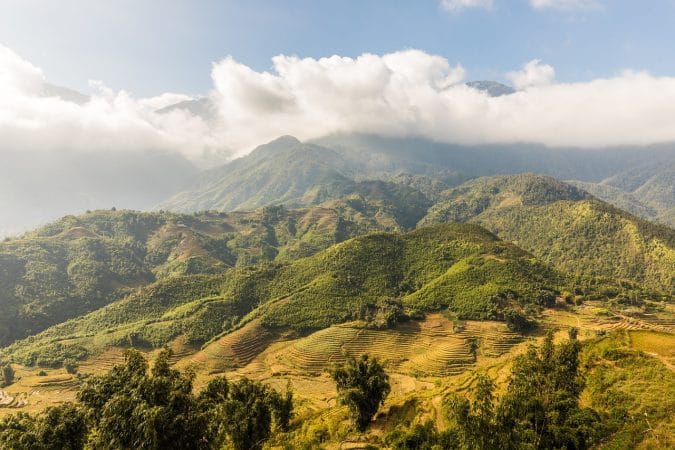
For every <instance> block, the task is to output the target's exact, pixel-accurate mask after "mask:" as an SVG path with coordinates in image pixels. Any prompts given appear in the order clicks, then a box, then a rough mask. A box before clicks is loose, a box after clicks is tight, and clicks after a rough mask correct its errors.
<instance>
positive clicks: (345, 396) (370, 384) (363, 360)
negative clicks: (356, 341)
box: [331, 355, 391, 431]
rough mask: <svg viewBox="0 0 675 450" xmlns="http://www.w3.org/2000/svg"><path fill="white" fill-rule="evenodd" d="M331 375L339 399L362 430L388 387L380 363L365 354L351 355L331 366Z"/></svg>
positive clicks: (386, 376) (386, 377)
mask: <svg viewBox="0 0 675 450" xmlns="http://www.w3.org/2000/svg"><path fill="white" fill-rule="evenodd" d="M331 377H332V378H333V381H335V385H336V387H337V391H338V400H339V401H340V403H341V404H344V405H347V406H348V407H349V411H350V414H351V416H352V420H353V421H354V424H355V425H356V427H357V428H358V429H359V430H360V431H363V430H365V429H366V427H367V426H368V424H369V423H370V421H371V420H372V418H373V416H374V415H375V413H376V412H377V410H378V409H379V407H380V405H381V404H383V403H384V400H385V399H386V398H387V396H388V395H389V392H390V391H391V387H390V385H389V376H388V375H387V374H386V372H385V371H384V368H383V367H382V364H380V362H379V361H378V360H377V358H370V357H368V355H363V356H361V357H360V358H359V359H358V360H356V359H353V358H350V359H349V360H348V361H347V362H346V363H345V365H343V366H342V367H334V368H333V369H332V370H331Z"/></svg>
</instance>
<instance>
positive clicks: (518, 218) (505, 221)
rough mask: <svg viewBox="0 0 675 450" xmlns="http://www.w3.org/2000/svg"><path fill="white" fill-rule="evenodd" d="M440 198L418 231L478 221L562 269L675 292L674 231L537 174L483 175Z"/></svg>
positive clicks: (577, 274)
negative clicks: (455, 223)
mask: <svg viewBox="0 0 675 450" xmlns="http://www.w3.org/2000/svg"><path fill="white" fill-rule="evenodd" d="M441 197H442V199H443V200H441V201H439V202H438V203H436V204H435V205H434V206H433V207H432V208H430V210H429V213H428V214H427V216H425V217H424V218H423V219H422V220H421V221H420V223H419V226H426V225H430V224H434V223H443V222H446V221H461V222H464V221H471V222H476V223H478V224H481V225H482V226H484V227H486V228H487V229H488V230H490V231H492V232H493V233H495V234H497V235H498V236H500V237H501V238H503V239H506V240H509V241H513V242H516V243H517V244H518V245H519V246H521V247H522V248H524V249H526V250H528V251H530V252H532V253H533V254H534V255H535V256H537V257H538V258H540V259H542V260H543V261H545V262H548V263H550V264H552V265H553V266H554V267H556V268H558V269H559V270H561V271H563V272H567V273H570V274H573V275H575V276H578V277H582V278H583V277H593V276H597V277H608V278H616V279H626V280H630V281H632V282H636V283H640V284H642V285H644V286H647V287H650V288H652V289H655V290H657V291H661V292H664V293H667V294H669V295H673V293H674V291H673V289H674V287H675V269H674V268H675V230H673V229H671V228H668V227H665V226H660V225H656V224H652V223H649V222H646V221H644V220H641V219H639V218H637V217H635V216H633V215H631V214H629V213H626V212H624V211H621V210H619V209H617V208H615V207H613V206H611V205H608V204H607V203H604V202H602V201H599V200H596V199H594V198H592V197H591V196H590V195H589V194H587V193H585V192H584V191H581V190H579V189H578V188H575V187H574V186H570V185H567V184H565V183H562V182H560V181H557V180H554V179H551V178H548V177H542V176H537V175H532V174H522V175H517V176H509V177H483V178H478V179H476V180H472V181H469V182H467V183H465V184H462V185H460V186H458V187H455V188H452V189H449V190H448V191H446V192H444V193H442V194H441Z"/></svg>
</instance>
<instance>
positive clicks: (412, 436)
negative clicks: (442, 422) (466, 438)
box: [385, 420, 459, 450]
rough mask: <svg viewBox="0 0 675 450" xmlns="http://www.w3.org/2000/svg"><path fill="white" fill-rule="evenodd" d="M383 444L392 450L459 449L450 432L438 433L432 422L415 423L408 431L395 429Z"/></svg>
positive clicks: (453, 435)
mask: <svg viewBox="0 0 675 450" xmlns="http://www.w3.org/2000/svg"><path fill="white" fill-rule="evenodd" d="M385 443H386V444H387V445H388V446H389V447H390V448H392V449H394V450H441V449H443V450H452V449H455V448H459V444H458V442H457V437H456V436H455V433H453V432H452V431H444V432H438V431H437V430H436V427H435V425H434V422H433V421H431V420H427V421H426V422H424V423H417V424H415V425H414V426H412V427H411V428H410V429H409V430H402V429H397V430H394V431H392V432H391V433H389V434H388V435H387V436H386V437H385Z"/></svg>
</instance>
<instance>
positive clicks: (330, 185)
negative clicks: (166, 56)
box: [158, 134, 675, 219]
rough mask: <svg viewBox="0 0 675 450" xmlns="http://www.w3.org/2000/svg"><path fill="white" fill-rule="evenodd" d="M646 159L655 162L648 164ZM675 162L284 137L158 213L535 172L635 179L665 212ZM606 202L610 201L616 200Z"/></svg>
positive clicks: (673, 157) (657, 153) (667, 153)
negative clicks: (370, 184)
mask: <svg viewBox="0 0 675 450" xmlns="http://www.w3.org/2000/svg"><path fill="white" fill-rule="evenodd" d="M644 161H650V162H649V163H648V165H646V163H645V162H644ZM674 161H675V145H661V146H652V147H645V148H628V147H622V148H606V149H598V150H588V149H577V148H568V149H550V148H547V147H544V146H538V145H533V144H530V145H484V146H463V145H452V144H444V143H439V142H434V141H431V140H428V139H423V138H387V137H382V136H374V135H354V134H349V135H345V134H342V135H331V136H326V137H323V138H320V139H315V140H313V141H310V142H307V143H303V142H300V141H299V140H298V139H296V138H293V137H290V136H286V137H282V138H279V139H277V140H274V141H272V142H270V143H269V144H266V145H262V146H260V147H258V148H257V149H256V150H254V151H253V152H251V153H250V154H248V155H247V156H244V157H241V158H239V159H236V160H234V161H232V162H230V163H228V164H225V165H223V166H221V167H219V168H215V169H211V170H209V171H207V172H204V173H203V174H202V175H200V176H199V178H198V179H197V180H195V181H194V182H193V183H191V184H190V186H189V187H188V188H187V189H186V190H184V191H183V192H181V193H179V194H177V195H175V196H174V197H172V198H171V199H168V200H167V201H164V202H162V203H160V204H159V206H158V207H159V208H165V209H175V210H177V211H199V210H204V209H217V210H224V211H228V210H237V209H250V208H255V207H260V206H264V205H266V204H270V203H275V204H278V203H281V204H288V205H311V204H317V203H320V202H321V201H324V200H325V199H326V198H329V197H330V196H333V197H334V196H336V195H338V194H340V195H344V194H345V193H346V192H347V191H348V190H349V189H350V186H351V185H352V183H353V181H354V180H356V181H358V180H366V179H383V180H389V179H392V178H393V177H396V176H398V175H400V174H409V175H413V176H426V177H429V178H430V179H431V180H435V181H436V182H438V183H442V184H443V185H445V186H455V185H457V184H459V183H461V182H464V181H466V180H468V179H471V178H474V177H478V176H486V175H497V174H514V173H522V172H533V173H540V174H546V175H550V176H553V177H556V178H559V179H575V180H581V181H583V182H586V183H591V185H589V186H592V185H593V183H604V185H608V186H609V185H610V183H618V180H621V179H625V180H626V183H629V180H635V181H630V183H631V187H633V190H634V191H635V192H634V193H633V194H632V195H634V196H635V198H636V201H638V202H645V204H646V205H652V206H648V208H655V207H657V206H658V207H659V208H660V210H662V211H667V210H668V208H669V205H672V202H673V201H674V199H675V193H673V190H672V186H673V183H672V169H671V168H672V164H673V162H674ZM612 180H614V181H612ZM639 180H642V182H641V183H640V181H639ZM633 185H635V186H638V187H635V186H633ZM642 186H644V187H642ZM650 186H651V188H650ZM640 187H641V188H640ZM326 189H328V191H326ZM617 189H618V188H617ZM321 192H323V194H321V195H317V193H321ZM600 197H601V198H603V199H605V200H608V201H610V203H612V199H611V198H607V197H603V196H600ZM617 203H618V202H617ZM617 206H621V205H620V204H618V205H617ZM632 211H633V212H634V213H638V215H640V216H641V217H645V218H647V219H654V218H655V217H656V215H655V213H654V214H651V213H650V211H652V210H651V209H645V208H642V209H634V210H632Z"/></svg>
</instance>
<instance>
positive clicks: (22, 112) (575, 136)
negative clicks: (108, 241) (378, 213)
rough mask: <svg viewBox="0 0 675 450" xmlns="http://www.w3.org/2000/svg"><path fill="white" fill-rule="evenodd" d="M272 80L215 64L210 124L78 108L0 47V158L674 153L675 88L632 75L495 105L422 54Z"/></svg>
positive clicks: (285, 59) (121, 100)
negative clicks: (267, 145)
mask: <svg viewBox="0 0 675 450" xmlns="http://www.w3.org/2000/svg"><path fill="white" fill-rule="evenodd" d="M272 63H273V67H272V69H271V70H270V71H269V72H258V71H256V70H253V69H251V68H250V67H247V66H246V65H244V64H241V63H239V62H237V61H235V60H234V59H233V58H230V57H228V58H225V59H223V60H222V61H220V62H218V63H216V64H214V66H213V70H212V74H211V75H212V78H213V85H214V88H213V90H212V92H210V93H209V99H210V101H211V102H212V103H213V105H214V106H215V107H216V110H217V113H216V114H215V116H214V117H213V119H212V120H209V121H205V120H202V119H201V118H200V117H197V116H195V115H193V114H191V113H190V112H188V111H184V110H178V109H176V110H172V111H171V112H169V113H163V114H159V113H157V112H156V110H157V108H161V107H163V106H166V105H169V104H172V103H174V102H176V101H183V100H186V99H189V97H188V96H184V95H180V94H164V95H162V96H158V97H155V98H150V99H137V98H134V97H132V96H131V95H130V94H128V93H126V92H124V91H119V92H117V91H113V90H111V89H109V88H107V87H105V86H104V85H103V84H102V83H94V87H95V89H94V94H93V95H92V97H91V99H90V101H89V102H87V103H85V104H82V105H78V104H76V103H71V102H68V101H64V100H61V99H59V98H56V97H51V98H44V97H41V96H40V95H39V86H40V84H41V83H42V82H44V79H45V78H44V76H43V74H42V72H41V71H40V69H38V68H36V67H34V66H33V65H31V64H30V63H28V62H26V61H25V60H23V59H21V58H20V57H19V56H18V55H16V54H15V53H14V52H12V51H11V50H9V49H6V48H2V47H0V98H1V99H2V101H1V102H0V154H1V153H2V152H3V151H9V150H12V151H17V150H23V149H25V150H32V151H34V150H41V151H45V152H49V151H51V152H61V151H65V150H68V149H72V150H75V151H103V152H114V151H121V150H126V151H142V150H146V149H153V150H164V151H170V152H180V153H182V154H184V155H186V156H187V157H189V158H191V159H192V160H199V159H200V158H202V157H203V155H205V154H210V153H218V152H225V153H227V154H229V155H233V154H241V153H245V152H247V151H250V150H251V149H252V148H253V147H255V146H256V145H258V144H261V143H264V142H266V141H269V140H271V139H274V138H276V137H278V136H280V135H283V134H292V135H295V136H296V137H298V138H299V139H305V140H306V139H311V138H316V137H320V136H323V135H326V134H330V133H336V132H361V133H377V134H382V135H387V136H408V135H417V136H424V137H427V138H430V139H434V140H437V141H441V142H449V143H460V144H481V143H517V142H533V143H542V144H546V145H549V146H553V147H555V146H581V147H601V146H608V145H643V144H652V143H659V142H667V141H671V142H675V127H673V125H672V124H673V123H675V78H673V77H654V76H652V75H650V74H648V73H644V72H625V73H622V74H620V75H618V76H616V77H613V78H607V79H596V80H592V81H588V82H579V83H558V82H556V81H555V79H554V75H555V71H554V70H553V68H552V67H550V66H547V65H545V64H543V63H541V62H540V61H537V60H535V61H531V62H529V63H528V64H526V65H525V66H524V67H523V68H522V69H521V70H520V71H517V72H513V73H511V74H510V76H511V78H512V80H513V82H514V84H515V85H516V86H517V87H518V88H520V89H522V90H520V91H518V92H517V93H515V94H511V95H505V96H501V97H494V98H493V97H489V96H488V95H487V94H486V93H485V92H482V91H479V90H476V89H473V88H470V87H468V86H466V85H465V84H464V83H463V82H462V81H463V80H464V69H463V68H462V67H461V66H459V65H451V64H450V63H449V62H448V61H447V59H445V58H443V57H440V56H434V55H429V54H427V53H424V52H422V51H419V50H406V51H400V52H395V53H390V54H385V55H372V54H364V55H361V56H359V57H357V58H347V57H340V56H331V57H328V58H320V59H313V58H299V57H296V56H283V55H281V56H277V57H275V58H273V60H272Z"/></svg>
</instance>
